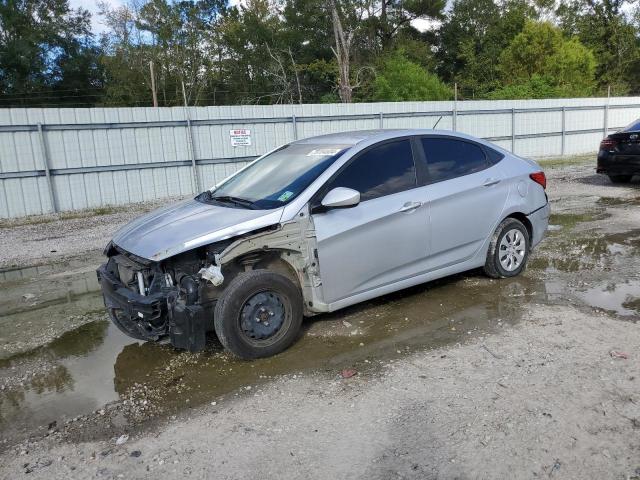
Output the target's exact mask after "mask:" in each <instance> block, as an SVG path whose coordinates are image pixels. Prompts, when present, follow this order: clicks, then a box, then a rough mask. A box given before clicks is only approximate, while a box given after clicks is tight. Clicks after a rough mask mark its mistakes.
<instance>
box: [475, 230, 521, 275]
mask: <svg viewBox="0 0 640 480" xmlns="http://www.w3.org/2000/svg"><path fill="white" fill-rule="evenodd" d="M529 245H530V242H529V232H528V231H527V228H526V227H525V226H524V225H523V224H522V222H520V221H519V220H516V219H515V218H505V219H504V220H503V221H502V222H501V223H500V225H498V228H496V231H495V233H494V234H493V237H492V238H491V243H490V244H489V251H488V252H487V261H486V262H485V265H484V271H485V273H486V274H487V275H488V276H490V277H491V278H507V277H515V276H516V275H519V274H520V272H522V271H523V270H524V268H525V266H526V264H527V259H528V258H529Z"/></svg>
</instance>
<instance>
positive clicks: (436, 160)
mask: <svg viewBox="0 0 640 480" xmlns="http://www.w3.org/2000/svg"><path fill="white" fill-rule="evenodd" d="M421 142H422V147H423V148H424V153H425V156H426V157H427V165H428V168H429V179H430V181H431V182H441V181H442V180H448V179H451V178H456V177H462V176H463V175H469V174H471V173H475V172H479V171H480V170H484V169H485V168H487V167H488V166H489V165H488V163H487V157H486V156H485V153H484V150H483V149H482V148H481V147H480V146H479V145H476V144H474V143H471V142H465V141H463V140H456V139H454V138H432V137H424V138H422V139H421Z"/></svg>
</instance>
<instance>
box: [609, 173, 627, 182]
mask: <svg viewBox="0 0 640 480" xmlns="http://www.w3.org/2000/svg"><path fill="white" fill-rule="evenodd" d="M632 177H633V175H609V180H611V183H629V182H630V181H631V178H632Z"/></svg>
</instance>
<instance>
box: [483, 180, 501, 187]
mask: <svg viewBox="0 0 640 480" xmlns="http://www.w3.org/2000/svg"><path fill="white" fill-rule="evenodd" d="M498 183H500V179H499V178H487V179H486V180H485V181H484V183H483V184H482V186H483V187H490V186H492V185H497V184H498Z"/></svg>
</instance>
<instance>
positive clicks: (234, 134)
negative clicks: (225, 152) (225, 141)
mask: <svg viewBox="0 0 640 480" xmlns="http://www.w3.org/2000/svg"><path fill="white" fill-rule="evenodd" d="M229 136H230V137H231V146H232V147H248V146H250V145H251V130H247V129H246V128H238V129H235V130H229Z"/></svg>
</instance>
